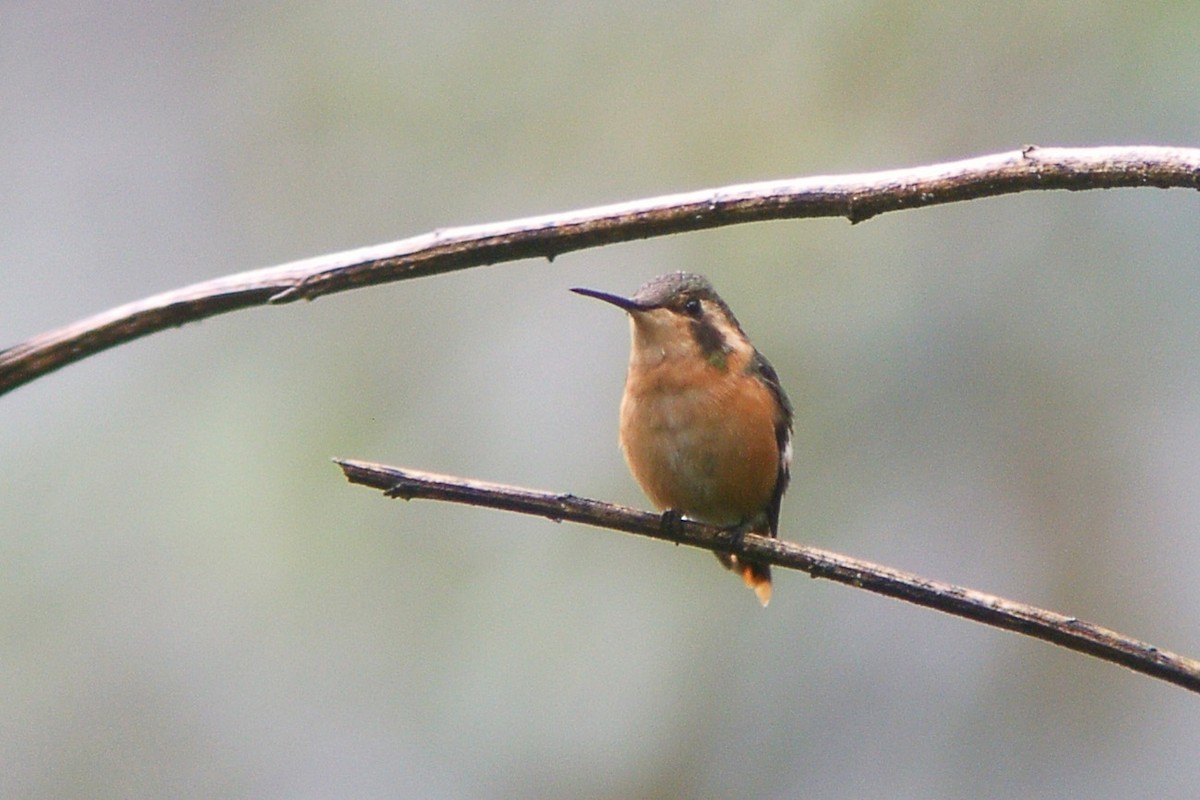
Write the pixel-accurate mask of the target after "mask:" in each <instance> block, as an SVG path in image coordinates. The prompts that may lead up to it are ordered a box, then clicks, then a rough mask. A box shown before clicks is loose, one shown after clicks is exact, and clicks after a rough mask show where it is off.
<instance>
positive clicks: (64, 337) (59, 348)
mask: <svg viewBox="0 0 1200 800" xmlns="http://www.w3.org/2000/svg"><path fill="white" fill-rule="evenodd" d="M1122 186H1124V187H1132V186H1157V187H1160V188H1164V189H1165V188H1170V187H1182V188H1189V189H1196V188H1200V150H1196V149H1185V148H1171V147H1096V148H1038V147H1026V148H1024V149H1022V150H1017V151H1013V152H1009V153H999V154H996V155H989V156H983V157H981V158H973V159H969V160H966V161H956V162H952V163H946V164H934V165H930V166H924V167H914V168H911V169H898V170H890V171H887V172H873V173H866V174H859V175H842V176H819V177H812V178H797V179H792V180H779V181H768V182H764V183H749V184H741V185H736V186H727V187H724V188H719V189H706V190H703V191H697V192H690V193H687V194H676V195H669V196H665V197H655V198H651V199H648V200H636V201H633V202H628V203H619V204H616V205H609V206H601V207H598V208H589V209H584V210H581V211H570V212H566V213H561V214H550V215H547V216H542V217H532V218H528V219H519V220H514V221H510V222H501V223H496V224H490V225H478V226H470V227H462V228H451V229H447V230H441V231H434V232H433V233H429V234H425V235H422V236H416V237H413V238H411V239H404V240H401V241H398V242H392V243H389V244H383V245H377V246H374V247H366V248H362V249H359V250H351V251H347V252H343V253H335V254H333V255H328V256H319V257H316V258H311V259H306V260H303V261H295V262H292V263H290V264H283V265H281V266H277V267H270V268H267V269H259V270H253V271H250V272H242V273H239V274H236V275H229V276H226V277H222V278H217V279H214V280H211V281H206V282H203V283H197V284H193V285H192V286H187V287H184V288H182V289H177V290H174V291H170V292H165V293H163V294H158V295H155V296H153V297H149V298H146V299H144V300H139V301H137V302H133V303H129V304H127V305H123V306H120V307H118V308H114V309H111V310H109V311H105V312H103V313H101V314H97V315H96V316H93V317H89V318H87V319H84V320H80V321H78V322H75V323H72V324H70V325H67V326H65V327H62V328H59V329H57V330H52V331H48V332H46V333H42V334H40V335H38V336H34V337H33V338H31V339H28V340H27V341H24V342H22V343H20V344H17V345H14V346H12V347H10V348H8V349H7V350H3V351H0V394H4V393H6V392H9V391H11V390H12V389H14V388H16V387H18V386H21V385H23V384H25V383H28V382H29V381H32V380H34V379H35V378H38V377H40V376H42V375H45V374H47V373H49V372H52V371H54V370H56V369H59V368H60V367H63V366H65V365H67V364H70V363H72V362H75V361H78V360H80V359H82V358H86V357H88V356H91V355H94V354H96V353H99V352H101V351H103V350H106V349H108V348H110V347H115V346H116V345H119V344H123V343H125V342H128V341H131V340H133V339H136V338H138V337H141V336H146V335H147V334H151V333H154V332H156V331H161V330H164V329H166V328H170V327H176V326H179V325H183V324H184V323H187V322H193V321H196V320H200V319H204V318H205V317H211V316H215V315H217V314H223V313H226V312H228V311H234V310H237V309H240V308H248V307H250V306H258V305H267V304H279V303H288V302H291V301H294V300H301V299H305V300H312V299H314V298H316V297H319V296H321V295H324V294H332V293H334V292H341V291H345V290H347V289H354V288H358V287H363V286H372V285H375V284H381V283H388V282H391V281H399V280H405V279H408V278H418V277H422V276H426V275H435V274H438V273H442V272H450V271H454V270H460V269H466V268H468V267H475V266H481V265H484V264H496V263H500V262H504V261H515V260H518V259H524V258H534V257H540V258H547V259H553V258H554V257H555V256H556V255H559V254H560V253H568V252H571V251H574V250H580V249H583V248H588V247H597V246H600V245H605V244H613V243H615V242H627V241H632V240H635V239H646V238H650V237H653V236H664V235H666V234H671V233H681V232H684V231H697V230H703V229H706V228H716V227H720V226H724V225H735V224H739V223H744V222H756V221H761V220H769V219H794V218H799V217H845V218H847V219H849V220H850V221H851V222H861V221H863V220H866V219H869V218H871V217H873V216H875V215H876V214H882V213H884V212H886V211H897V210H900V209H906V208H920V207H922V206H931V205H938V204H941V203H952V202H957V201H960V200H972V199H975V198H980V197H995V196H998V195H1004V194H1012V193H1014V192H1023V191H1030V190H1036V189H1071V190H1083V189H1108V188H1115V187H1122Z"/></svg>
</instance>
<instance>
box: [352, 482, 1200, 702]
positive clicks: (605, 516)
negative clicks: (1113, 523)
mask: <svg viewBox="0 0 1200 800" xmlns="http://www.w3.org/2000/svg"><path fill="white" fill-rule="evenodd" d="M334 460H335V462H336V463H337V464H338V466H340V467H341V468H342V471H343V472H344V473H345V475H346V478H347V479H348V480H349V481H350V482H351V483H357V484H361V485H363V486H369V487H372V488H375V489H382V490H383V491H384V492H385V493H386V494H387V495H388V496H389V497H400V498H403V499H405V500H410V499H413V498H423V499H431V500H442V501H448V502H453V503H465V504H468V505H474V506H483V507H485V508H497V509H503V510H505V511H516V512H519V513H522V514H532V515H535V516H541V517H546V518H547V519H551V520H554V521H556V522H558V521H567V522H579V523H583V524H585V525H594V526H596V527H599V528H609V529H612V530H618V531H624V532H626V533H635V534H639V535H641V536H649V537H652V538H655V539H664V540H666V541H670V542H676V543H678V544H686V545H690V546H692V547H699V548H703V549H705V550H719V551H725V552H728V551H729V546H730V542H729V538H728V536H727V535H726V534H724V533H723V532H722V531H721V530H720V529H719V528H713V527H710V526H707V525H701V524H699V523H695V522H689V521H686V520H685V521H683V522H681V523H680V524H679V525H678V526H677V527H672V526H664V525H663V524H662V518H661V516H660V515H658V514H651V513H648V512H645V511H638V510H636V509H632V508H628V507H625V506H617V505H611V504H609V503H602V502H599V501H597V500H588V499H585V498H581V497H575V496H574V495H570V494H553V493H550V492H539V491H534V490H531V489H522V488H518V487H515V486H504V485H501V484H496V483H485V482H482V481H474V480H465V479H463V478H456V477H452V476H449V475H436V474H434V473H430V472H420V471H418V470H411V469H399V468H397V467H389V466H385V465H382V464H371V463H368V462H363V461H349V460H341V459H334ZM743 549H744V550H745V552H746V553H747V554H749V555H752V556H753V557H754V558H756V559H759V560H761V561H765V562H767V563H770V564H773V565H776V566H780V567H786V568H789V569H798V570H801V571H803V572H807V573H808V574H809V575H811V576H812V577H814V578H828V579H830V580H833V581H837V582H838V583H845V584H848V585H850V586H855V587H858V588H860V589H866V590H868V591H871V592H875V593H877V594H882V595H886V596H888V597H895V598H897V599H900V600H906V601H908V602H910V603H914V604H916V605H919V606H925V607H927V608H933V609H937V610H938V611H943V612H945V613H947V614H953V615H955V616H959V617H965V618H966V619H971V620H975V621H976V622H982V623H984V624H986V625H991V626H993V627H996V628H1003V629H1004V630H1008V631H1015V632H1017V633H1021V634H1025V635H1026V636H1032V637H1034V638H1036V639H1043V640H1045V641H1048V642H1053V643H1054V644H1057V645H1061V646H1063V647H1066V648H1068V649H1070V650H1076V651H1078V652H1080V653H1086V654H1088V655H1092V656H1096V657H1097V658H1101V659H1104V660H1105V661H1111V662H1113V663H1114V664H1120V665H1122V666H1124V667H1128V668H1129V669H1131V670H1134V671H1135V672H1140V673H1142V674H1144V675H1149V676H1150V677H1152V678H1158V679H1159V680H1164V681H1167V682H1168V683H1173V684H1175V685H1177V686H1182V687H1183V688H1185V689H1188V690H1190V691H1193V692H1200V661H1196V660H1194V659H1190V658H1186V657H1184V656H1180V655H1176V654H1175V653H1171V652H1168V651H1166V650H1160V649H1159V648H1157V647H1154V646H1153V645H1150V644H1147V643H1145V642H1140V641H1138V640H1136V639H1130V638H1129V637H1127V636H1122V635H1121V634H1119V633H1116V632H1115V631H1111V630H1108V629H1107V628H1102V627H1100V626H1099V625H1093V624H1092V623H1090V622H1084V621H1083V620H1080V619H1077V618H1075V617H1067V616H1063V615H1062V614H1057V613H1055V612H1053V611H1047V610H1045V609H1042V608H1037V607H1035V606H1030V605H1025V604H1024V603H1017V602H1014V601H1012V600H1006V599H1004V598H1003V597H997V596H995V595H991V594H985V593H983V592H977V591H975V590H973V589H967V588H965V587H962V586H955V585H953V584H949V583H941V582H939V581H931V580H927V579H925V578H922V577H919V576H917V575H913V574H911V573H907V572H901V571H900V570H895V569H891V568H890V567H884V566H880V565H878V564H872V563H870V562H868V561H861V560H859V559H856V558H851V557H849V556H843V555H839V554H838V553H832V552H829V551H828V550H820V549H817V548H815V547H803V546H801V545H797V544H793V543H791V542H785V541H781V540H779V539H770V538H767V537H763V536H757V535H754V534H747V535H746V537H745V541H744V543H743Z"/></svg>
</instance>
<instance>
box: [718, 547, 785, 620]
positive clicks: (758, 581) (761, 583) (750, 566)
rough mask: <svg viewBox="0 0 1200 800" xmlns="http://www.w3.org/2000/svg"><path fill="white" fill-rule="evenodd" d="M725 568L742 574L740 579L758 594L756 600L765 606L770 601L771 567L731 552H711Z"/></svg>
mask: <svg viewBox="0 0 1200 800" xmlns="http://www.w3.org/2000/svg"><path fill="white" fill-rule="evenodd" d="M713 555H715V556H716V557H717V561H720V562H721V564H722V566H724V567H725V569H728V570H732V571H733V572H736V573H737V574H738V575H741V576H742V581H743V582H744V583H745V584H746V585H747V586H748V587H750V588H751V589H753V590H754V594H755V595H757V596H758V602H760V603H762V604H763V607H764V608H766V606H767V603H769V602H771V567H770V565H768V564H759V563H758V562H756V561H750V560H748V559H744V558H741V557H739V556H735V555H734V554H732V553H713Z"/></svg>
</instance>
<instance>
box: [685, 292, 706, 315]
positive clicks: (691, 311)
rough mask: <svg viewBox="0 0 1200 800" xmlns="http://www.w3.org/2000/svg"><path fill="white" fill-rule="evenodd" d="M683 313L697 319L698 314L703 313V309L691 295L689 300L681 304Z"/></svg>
mask: <svg viewBox="0 0 1200 800" xmlns="http://www.w3.org/2000/svg"><path fill="white" fill-rule="evenodd" d="M683 313H685V314H687V315H688V316H689V317H695V318H696V319H699V318H700V315H701V314H702V313H704V309H703V308H701V306H700V301H699V300H697V299H696V298H694V297H693V298H692V299H691V300H688V301H687V302H686V303H684V304H683Z"/></svg>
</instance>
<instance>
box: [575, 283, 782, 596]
mask: <svg viewBox="0 0 1200 800" xmlns="http://www.w3.org/2000/svg"><path fill="white" fill-rule="evenodd" d="M571 291H573V292H575V293H577V294H581V295H584V296H587V297H594V298H596V299H597V300H603V301H604V302H606V303H611V304H612V305H614V306H616V307H617V308H620V309H622V310H624V311H625V312H626V313H627V314H628V315H629V327H630V331H631V333H632V339H633V341H632V346H631V348H630V353H629V371H628V373H627V375H626V378H625V391H624V395H623V397H622V398H621V412H620V443H621V449H622V450H623V451H624V454H625V461H626V463H627V464H628V465H629V471H630V472H631V473H633V477H634V479H635V480H636V481H637V482H638V484H639V485H640V486H641V488H642V490H643V491H644V492H645V493H646V496H647V497H648V498H649V499H650V501H651V502H652V503H653V504H654V505H655V507H657V508H658V509H659V510H660V511H662V512H664V524H666V522H667V520H668V519H669V518H670V516H671V515H673V516H674V518H675V519H678V518H679V517H680V516H682V517H686V518H688V519H692V520H695V521H697V522H703V523H706V524H709V525H716V526H719V527H722V528H725V529H727V530H728V531H729V533H730V535H731V536H732V539H733V552H732V553H716V556H717V559H718V560H719V561H720V562H721V563H722V564H723V565H724V566H725V567H726V568H728V569H730V570H733V571H734V572H736V573H737V574H739V575H740V576H741V577H742V580H743V581H744V582H745V584H746V585H747V586H748V587H750V588H751V589H753V590H754V593H755V595H757V597H758V600H759V602H760V603H762V604H763V605H764V606H765V605H767V603H768V602H769V601H770V599H771V569H770V566H769V565H767V564H762V563H759V562H755V561H753V560H751V559H748V558H746V557H744V556H742V555H740V554H739V553H738V552H737V551H738V550H739V549H740V547H741V542H742V537H744V536H745V535H746V533H749V532H754V533H760V534H764V535H769V536H772V537H774V536H775V535H776V533H777V531H778V529H779V505H780V501H781V500H782V498H783V493H784V491H785V490H786V489H787V485H788V477H789V469H790V467H791V461H792V405H791V402H790V401H789V400H788V396H787V393H786V392H785V391H784V390H783V386H782V385H781V384H780V382H779V376H778V374H776V372H775V368H774V367H772V366H771V363H770V362H769V361H767V359H766V358H765V357H764V356H763V355H762V354H761V353H759V352H758V350H757V349H755V347H754V345H753V344H751V342H750V339H749V337H747V336H746V334H745V332H744V331H743V330H742V326H741V325H740V324H738V321H737V318H736V317H734V315H733V312H732V311H730V309H729V306H728V305H726V303H725V301H723V300H722V299H721V297H720V296H719V295H718V294H717V293H716V290H714V289H713V286H712V284H711V283H709V281H708V279H707V278H705V277H704V276H702V275H696V274H693V273H689V272H673V273H670V274H668V275H660V276H659V277H657V278H653V279H652V280H650V281H647V282H646V283H645V284H643V285H642V287H641V288H640V289H638V290H637V292H635V293H634V295H633V296H632V297H622V296H620V295H615V294H608V293H607V292H601V291H597V290H595V289H582V288H575V289H572V290H571Z"/></svg>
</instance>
